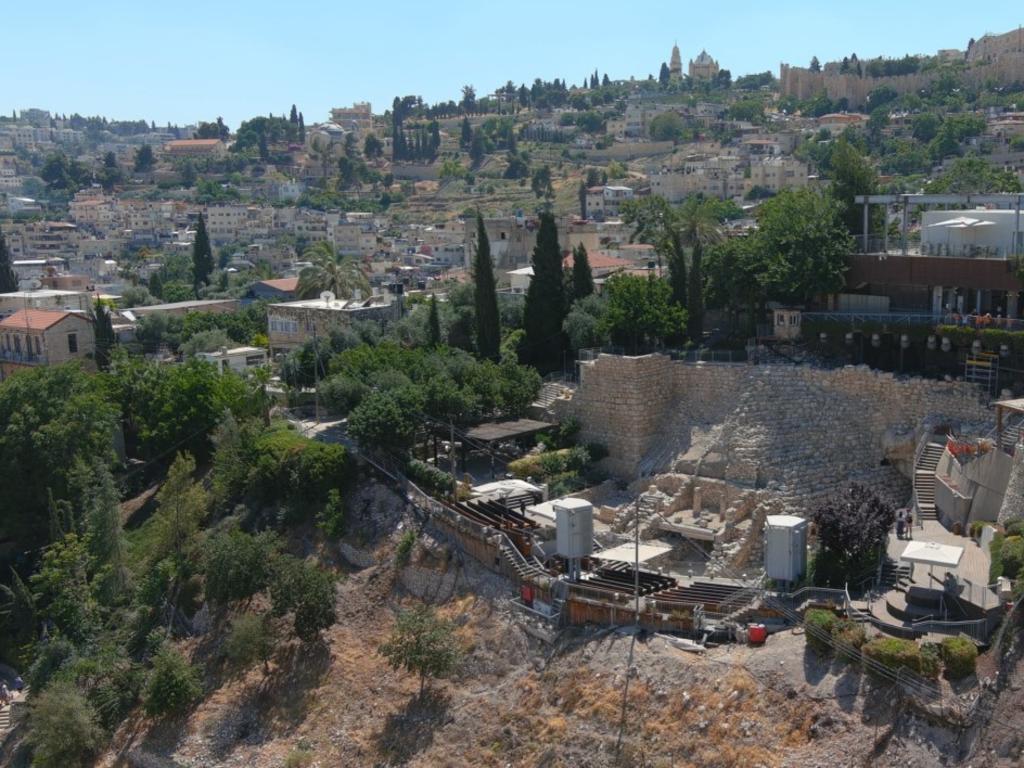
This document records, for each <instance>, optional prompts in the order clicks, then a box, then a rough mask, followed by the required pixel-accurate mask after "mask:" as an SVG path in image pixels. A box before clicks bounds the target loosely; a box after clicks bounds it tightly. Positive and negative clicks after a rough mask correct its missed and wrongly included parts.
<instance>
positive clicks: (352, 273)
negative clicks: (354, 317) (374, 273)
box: [296, 240, 370, 299]
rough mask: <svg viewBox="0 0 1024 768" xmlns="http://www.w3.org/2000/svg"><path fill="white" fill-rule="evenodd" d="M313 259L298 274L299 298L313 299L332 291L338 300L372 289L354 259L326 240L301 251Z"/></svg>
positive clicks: (307, 258) (306, 256) (364, 293)
mask: <svg viewBox="0 0 1024 768" xmlns="http://www.w3.org/2000/svg"><path fill="white" fill-rule="evenodd" d="M302 256H303V258H304V259H306V261H310V262H312V265H311V266H308V267H306V268H305V269H304V270H302V272H300V273H299V285H298V288H297V289H296V293H298V295H299V298H300V299H311V298H315V297H316V296H319V295H320V294H321V293H322V292H324V291H330V292H331V293H333V294H334V295H335V296H336V297H338V298H339V299H348V298H351V297H352V295H353V293H354V292H355V291H356V290H357V289H358V290H360V291H362V293H363V295H364V296H365V295H367V294H368V293H369V292H370V283H369V281H368V280H367V279H366V275H365V274H363V270H362V269H361V268H360V266H359V264H358V263H357V262H356V261H355V259H352V258H349V257H348V256H343V255H341V254H340V253H338V252H337V251H336V250H335V249H334V246H332V245H331V244H330V243H328V242H327V241H326V240H320V241H318V242H316V243H314V244H313V245H311V246H310V247H309V248H307V249H306V250H305V252H304V253H303V254H302Z"/></svg>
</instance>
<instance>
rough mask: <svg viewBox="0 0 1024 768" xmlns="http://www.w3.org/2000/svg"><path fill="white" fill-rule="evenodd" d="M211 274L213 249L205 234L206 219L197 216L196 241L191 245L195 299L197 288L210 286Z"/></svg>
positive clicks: (197, 292) (201, 215) (200, 215)
mask: <svg viewBox="0 0 1024 768" xmlns="http://www.w3.org/2000/svg"><path fill="white" fill-rule="evenodd" d="M211 274H213V249H211V248H210V237H209V235H207V234H206V219H204V218H203V214H199V222H198V223H197V224H196V239H195V241H194V242H193V243H192V288H193V289H194V290H195V293H196V297H197V298H198V296H199V286H201V285H209V284H210V275H211Z"/></svg>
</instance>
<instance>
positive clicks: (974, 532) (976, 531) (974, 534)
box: [967, 520, 985, 539]
mask: <svg viewBox="0 0 1024 768" xmlns="http://www.w3.org/2000/svg"><path fill="white" fill-rule="evenodd" d="M984 527H985V523H983V522H982V521H981V520H974V521H973V522H972V523H971V525H970V527H969V528H968V529H967V533H968V535H969V536H970V537H971V538H972V539H977V538H979V537H980V536H981V529H982V528H984Z"/></svg>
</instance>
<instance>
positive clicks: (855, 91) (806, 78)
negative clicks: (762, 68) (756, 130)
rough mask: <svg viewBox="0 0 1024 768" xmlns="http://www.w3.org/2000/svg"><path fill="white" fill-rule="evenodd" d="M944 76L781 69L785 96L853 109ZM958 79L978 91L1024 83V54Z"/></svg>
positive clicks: (1004, 56)
mask: <svg viewBox="0 0 1024 768" xmlns="http://www.w3.org/2000/svg"><path fill="white" fill-rule="evenodd" d="M941 72H942V70H932V71H929V72H921V73H916V74H912V75H892V76H889V77H861V76H859V75H857V74H850V73H842V74H840V73H833V72H825V71H822V72H812V71H811V70H810V69H807V68H806V67H793V66H790V65H788V64H783V65H781V67H780V68H779V80H780V83H781V89H782V93H783V95H785V96H793V97H794V98H797V99H809V98H812V97H813V96H816V95H817V94H819V93H821V92H822V91H824V92H825V94H826V95H827V96H828V97H829V98H830V99H832V100H834V101H837V100H839V99H846V100H847V101H848V103H849V106H850V108H851V109H858V108H860V107H863V106H864V105H865V104H866V103H867V98H868V94H869V93H871V91H873V90H875V89H876V88H881V87H882V86H886V87H889V88H892V89H893V90H894V91H896V93H898V94H900V95H903V94H906V93H916V92H917V91H919V90H921V89H922V88H926V87H927V86H929V85H930V84H931V83H932V82H933V81H934V80H936V79H937V78H938V77H939V76H940V74H941ZM957 77H959V78H961V79H962V80H963V81H964V82H965V83H966V84H968V85H971V86H974V87H978V86H981V85H984V84H985V83H987V82H990V81H991V82H994V83H995V84H997V85H1012V84H1013V83H1015V82H1017V81H1019V80H1022V79H1024V53H1021V52H1019V51H1016V50H1007V51H1005V52H1001V53H998V54H995V55H993V57H992V58H991V59H985V60H980V61H978V62H976V63H975V64H974V65H973V66H971V67H968V68H967V69H965V70H963V71H962V72H958V73H957Z"/></svg>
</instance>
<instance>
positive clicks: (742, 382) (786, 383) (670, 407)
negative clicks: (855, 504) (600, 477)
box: [559, 355, 991, 506]
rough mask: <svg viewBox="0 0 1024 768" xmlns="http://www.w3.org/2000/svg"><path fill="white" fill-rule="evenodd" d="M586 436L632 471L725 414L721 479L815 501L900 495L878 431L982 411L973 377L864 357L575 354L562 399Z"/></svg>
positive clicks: (975, 418) (977, 417)
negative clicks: (912, 371) (824, 365)
mask: <svg viewBox="0 0 1024 768" xmlns="http://www.w3.org/2000/svg"><path fill="white" fill-rule="evenodd" d="M559 407H560V408H561V410H562V411H563V413H562V415H569V414H572V415H574V416H575V417H576V418H578V419H579V420H580V422H581V425H582V438H583V439H584V440H586V441H593V442H598V443H601V444H603V445H605V446H606V447H607V448H608V450H609V459H608V466H609V470H610V471H612V472H613V473H615V474H617V475H619V476H622V477H626V478H634V477H636V475H637V473H638V467H639V465H640V463H641V461H642V460H643V459H644V457H645V456H646V455H648V453H649V452H651V451H657V450H659V448H660V447H661V446H663V445H666V444H669V443H671V442H672V440H673V437H674V433H677V432H681V431H685V430H688V429H689V428H690V427H692V426H695V425H705V426H709V425H723V428H722V429H721V435H720V437H719V438H718V441H717V444H716V445H714V446H713V450H714V451H715V452H717V453H719V454H721V455H722V456H723V457H724V459H725V462H726V469H725V480H726V481H728V482H730V483H733V484H735V485H737V486H739V487H750V488H761V487H771V488H774V489H775V490H776V491H777V492H778V493H780V494H781V495H782V496H784V497H785V498H786V499H787V500H788V501H789V502H791V503H793V504H794V505H797V506H806V505H810V504H813V503H816V502H817V501H819V500H820V499H822V498H825V497H827V496H829V495H831V494H833V493H835V492H837V491H839V490H841V489H842V488H843V487H844V486H845V485H846V484H848V483H849V482H850V481H851V480H856V481H859V482H864V483H866V484H869V485H872V486H874V487H876V488H877V489H878V490H880V491H883V492H886V493H889V494H890V495H892V496H893V497H894V498H897V500H899V501H905V500H906V499H899V498H898V497H899V496H901V495H902V494H903V493H905V492H906V491H907V488H908V487H909V485H908V482H907V480H906V478H905V477H903V476H902V475H901V474H900V473H899V472H898V471H897V470H896V469H895V467H893V466H889V465H888V462H883V461H882V460H883V459H884V458H885V455H886V454H885V447H884V444H885V438H886V436H887V435H891V434H893V433H908V432H913V431H914V430H915V429H917V428H918V427H919V426H920V425H921V423H922V422H923V421H924V420H925V419H926V418H929V417H930V418H940V419H945V420H949V421H951V422H955V423H960V422H970V423H976V422H986V421H988V420H990V418H991V416H990V414H989V412H988V409H987V407H986V406H985V404H984V403H983V402H982V400H981V390H979V389H978V387H977V386H975V385H971V384H966V383H962V382H941V381H933V380H929V379H919V378H906V379H897V378H896V377H895V376H893V375H892V374H889V373H883V372H880V371H874V370H871V369H869V368H867V367H866V366H857V367H853V366H848V367H846V368H842V369H839V370H822V369H817V368H812V367H809V366H792V365H784V366H783V365H780V366H771V365H769V366H751V365H745V364H714V363H698V364H692V363H683V362H675V361H672V360H670V359H669V358H667V357H665V356H662V355H647V356H643V357H617V356H612V355H602V356H600V357H599V358H598V359H597V360H595V361H593V362H589V363H583V364H582V365H581V381H580V386H579V388H578V389H577V391H576V394H575V395H574V397H573V399H572V400H571V401H568V402H564V403H561V404H560V405H559Z"/></svg>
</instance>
